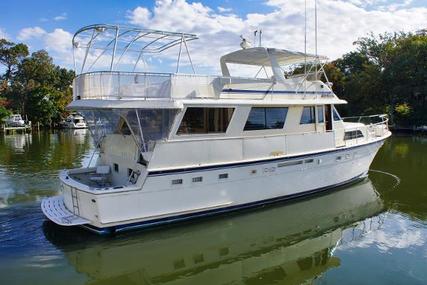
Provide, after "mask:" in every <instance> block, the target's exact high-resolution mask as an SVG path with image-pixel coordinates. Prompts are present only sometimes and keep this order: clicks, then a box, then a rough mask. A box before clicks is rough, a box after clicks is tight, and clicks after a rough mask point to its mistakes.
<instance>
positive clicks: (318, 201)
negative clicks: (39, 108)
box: [0, 131, 427, 284]
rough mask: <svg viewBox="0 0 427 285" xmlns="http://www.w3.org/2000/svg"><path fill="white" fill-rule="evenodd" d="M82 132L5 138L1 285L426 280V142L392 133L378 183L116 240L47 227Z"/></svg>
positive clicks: (86, 154)
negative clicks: (49, 205) (46, 206)
mask: <svg viewBox="0 0 427 285" xmlns="http://www.w3.org/2000/svg"><path fill="white" fill-rule="evenodd" d="M91 148H92V145H91V143H90V137H89V134H88V133H85V132H81V131H79V132H57V133H41V134H33V135H17V136H5V137H2V136H0V283H1V284H427V177H425V176H426V175H427V171H426V170H427V138H426V137H393V138H391V139H389V140H388V141H387V142H386V143H385V145H384V146H383V148H382V149H381V150H380V152H379V154H378V156H377V157H376V159H375V161H374V163H373V165H372V167H371V169H372V171H371V172H370V174H369V179H366V180H364V181H362V182H360V183H357V184H354V185H351V186H347V187H343V188H341V189H339V190H337V191H333V192H329V193H327V194H324V195H321V196H316V197H313V198H311V199H305V200H301V201H298V202H293V203H287V204H281V205H277V206H274V207H267V208H264V209H262V210H257V211H251V212H246V213H239V214H235V215H228V216H224V217H221V218H216V219H210V220H205V221H202V222H197V223H191V224H184V225H183V224H181V225H179V226H173V227H169V228H161V229H156V230H151V231H145V232H132V233H127V234H123V235H118V236H115V237H98V236H94V235H92V234H89V233H87V232H85V231H83V230H80V229H69V228H68V229H63V228H59V227H57V226H55V225H53V224H51V223H50V222H47V221H45V219H44V217H43V215H42V213H41V211H40V209H39V203H40V200H41V199H42V198H43V197H46V196H51V195H55V194H56V193H57V187H58V181H57V179H56V175H57V173H58V171H59V170H60V169H63V168H71V167H78V166H79V165H82V163H86V162H87V161H88V160H89V159H90V155H91Z"/></svg>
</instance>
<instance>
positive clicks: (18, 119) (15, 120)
mask: <svg viewBox="0 0 427 285" xmlns="http://www.w3.org/2000/svg"><path fill="white" fill-rule="evenodd" d="M4 123H5V124H6V126H8V127H25V121H24V120H23V119H22V116H21V115H20V114H13V115H10V116H9V117H8V118H6V119H5V120H4Z"/></svg>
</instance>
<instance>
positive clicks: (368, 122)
mask: <svg viewBox="0 0 427 285" xmlns="http://www.w3.org/2000/svg"><path fill="white" fill-rule="evenodd" d="M342 119H343V121H344V122H351V123H363V124H364V125H365V126H366V134H364V135H363V137H361V136H359V134H358V133H357V132H356V131H358V130H360V131H363V129H362V128H361V127H360V126H355V127H353V128H345V132H353V133H352V134H351V135H349V136H348V138H347V140H348V141H352V142H353V143H354V140H356V143H357V142H359V141H360V140H368V141H369V140H372V139H375V138H378V137H383V136H385V135H386V134H387V133H388V132H389V128H388V121H389V119H388V116H387V115H386V114H377V115H371V116H354V117H343V118H342Z"/></svg>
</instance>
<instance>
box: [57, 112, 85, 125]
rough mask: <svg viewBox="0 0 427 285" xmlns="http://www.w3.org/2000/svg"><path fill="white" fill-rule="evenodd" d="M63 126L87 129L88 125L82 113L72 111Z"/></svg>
mask: <svg viewBox="0 0 427 285" xmlns="http://www.w3.org/2000/svg"><path fill="white" fill-rule="evenodd" d="M62 127H63V128H65V129H86V128H87V125H86V122H85V119H84V118H83V116H82V115H80V114H78V113H72V114H70V115H69V116H68V117H67V118H66V119H65V121H64V122H63V123H62Z"/></svg>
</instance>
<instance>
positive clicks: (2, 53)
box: [0, 39, 28, 82]
mask: <svg viewBox="0 0 427 285" xmlns="http://www.w3.org/2000/svg"><path fill="white" fill-rule="evenodd" d="M26 56H28V47H27V46H26V45H25V44H14V43H12V42H9V41H7V40H6V39H0V64H2V65H4V66H5V67H6V72H5V74H4V75H3V78H4V79H5V80H6V82H8V81H9V80H10V79H11V78H12V76H13V74H14V72H16V70H17V68H18V65H19V64H20V63H21V62H22V60H23V59H24V58H25V57H26Z"/></svg>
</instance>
